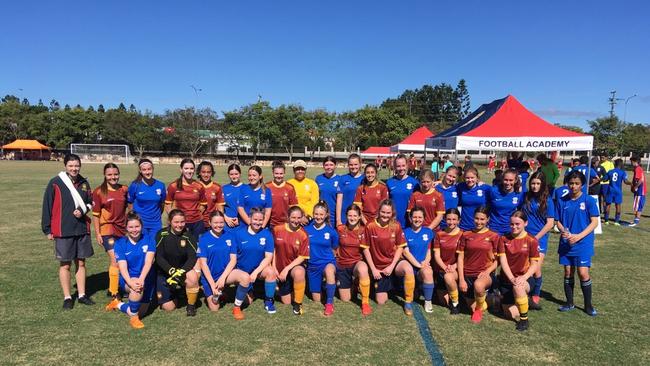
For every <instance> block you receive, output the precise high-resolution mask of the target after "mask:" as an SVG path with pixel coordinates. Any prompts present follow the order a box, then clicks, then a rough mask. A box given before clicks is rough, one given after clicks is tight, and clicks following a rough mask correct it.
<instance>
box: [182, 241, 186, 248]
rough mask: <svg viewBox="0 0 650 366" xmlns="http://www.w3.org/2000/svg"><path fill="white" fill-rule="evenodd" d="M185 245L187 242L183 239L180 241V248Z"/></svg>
mask: <svg viewBox="0 0 650 366" xmlns="http://www.w3.org/2000/svg"><path fill="white" fill-rule="evenodd" d="M186 245H187V241H186V240H185V239H181V248H185V246H186Z"/></svg>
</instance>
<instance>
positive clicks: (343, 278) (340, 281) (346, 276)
mask: <svg viewBox="0 0 650 366" xmlns="http://www.w3.org/2000/svg"><path fill="white" fill-rule="evenodd" d="M336 284H337V285H338V287H339V288H341V289H346V290H347V289H351V288H352V286H353V285H354V266H352V267H349V268H339V267H336Z"/></svg>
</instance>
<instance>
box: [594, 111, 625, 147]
mask: <svg viewBox="0 0 650 366" xmlns="http://www.w3.org/2000/svg"><path fill="white" fill-rule="evenodd" d="M587 122H588V123H589V127H590V128H591V131H589V133H591V134H592V135H593V136H594V145H595V146H596V148H597V149H598V150H602V151H605V152H607V153H608V154H609V155H610V156H611V155H613V154H615V153H616V152H618V151H620V147H621V143H622V140H621V132H622V131H623V123H622V122H621V120H619V119H618V117H617V116H613V117H601V118H597V119H595V120H593V121H587Z"/></svg>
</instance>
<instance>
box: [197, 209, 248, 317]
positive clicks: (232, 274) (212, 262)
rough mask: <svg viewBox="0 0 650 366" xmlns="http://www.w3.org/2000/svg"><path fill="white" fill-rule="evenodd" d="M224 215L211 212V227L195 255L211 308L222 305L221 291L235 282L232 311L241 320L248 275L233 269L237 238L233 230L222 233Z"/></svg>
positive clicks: (235, 261)
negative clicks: (235, 288)
mask: <svg viewBox="0 0 650 366" xmlns="http://www.w3.org/2000/svg"><path fill="white" fill-rule="evenodd" d="M225 226H226V221H225V219H224V214H223V213H222V212H221V211H218V210H217V211H213V212H212V213H211V214H210V230H208V231H206V232H205V233H203V235H201V238H200V239H199V249H198V250H197V251H196V257H197V258H198V260H199V264H200V265H201V273H202V275H201V286H202V287H203V294H204V295H205V299H206V303H207V304H208V308H210V310H211V311H217V310H219V308H220V307H221V303H222V301H223V298H222V297H221V294H222V293H223V291H224V289H225V288H226V286H228V285H232V284H237V290H235V306H234V307H233V309H232V314H233V316H234V318H235V319H236V320H243V319H244V314H243V313H242V311H241V306H242V303H243V302H244V300H245V299H246V295H247V294H248V288H249V285H250V278H249V277H248V274H247V273H245V272H243V271H241V270H239V269H235V266H236V265H237V248H238V247H237V241H236V240H235V234H234V233H233V232H225V231H224V230H223V229H224V227H225Z"/></svg>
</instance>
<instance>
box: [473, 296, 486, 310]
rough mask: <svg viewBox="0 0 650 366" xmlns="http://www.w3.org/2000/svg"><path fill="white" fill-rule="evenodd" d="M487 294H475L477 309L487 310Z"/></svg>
mask: <svg viewBox="0 0 650 366" xmlns="http://www.w3.org/2000/svg"><path fill="white" fill-rule="evenodd" d="M485 297H486V296H485V295H483V296H478V295H476V294H474V299H475V300H476V307H475V309H477V310H479V309H480V310H487V303H486V302H485Z"/></svg>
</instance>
